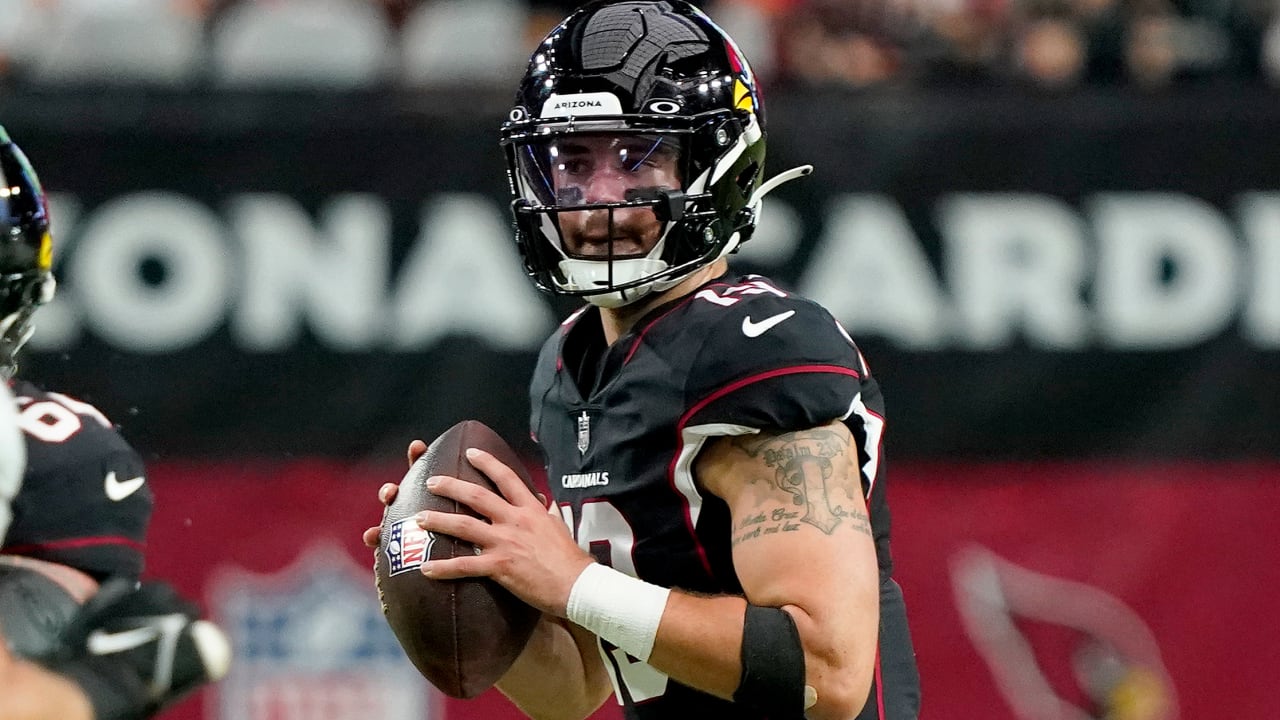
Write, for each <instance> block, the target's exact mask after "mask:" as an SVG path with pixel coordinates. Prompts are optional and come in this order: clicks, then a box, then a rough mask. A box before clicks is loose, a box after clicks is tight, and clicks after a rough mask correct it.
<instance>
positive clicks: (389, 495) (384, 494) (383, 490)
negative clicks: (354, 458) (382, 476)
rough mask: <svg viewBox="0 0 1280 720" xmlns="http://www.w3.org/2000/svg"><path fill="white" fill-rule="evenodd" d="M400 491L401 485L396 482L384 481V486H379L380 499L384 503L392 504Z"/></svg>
mask: <svg viewBox="0 0 1280 720" xmlns="http://www.w3.org/2000/svg"><path fill="white" fill-rule="evenodd" d="M399 492H400V486H399V485H397V484H395V483H384V484H383V485H382V487H380V488H378V500H381V501H382V504H383V505H390V504H391V503H393V502H395V500H396V494H397V493H399Z"/></svg>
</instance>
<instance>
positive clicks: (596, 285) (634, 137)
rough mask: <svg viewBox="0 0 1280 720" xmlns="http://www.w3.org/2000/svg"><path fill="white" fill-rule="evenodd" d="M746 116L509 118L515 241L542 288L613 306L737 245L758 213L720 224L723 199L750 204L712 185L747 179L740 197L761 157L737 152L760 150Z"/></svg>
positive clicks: (739, 204) (755, 128)
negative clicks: (752, 147) (518, 120)
mask: <svg viewBox="0 0 1280 720" xmlns="http://www.w3.org/2000/svg"><path fill="white" fill-rule="evenodd" d="M747 120H748V123H747V126H746V127H744V124H743V119H742V118H740V117H736V116H735V115H734V114H732V113H729V112H723V111H721V112H712V113H704V114H702V115H699V116H694V117H679V116H674V117H672V116H643V115H630V116H615V117H608V118H582V119H568V120H564V119H558V120H552V121H540V122H539V121H528V122H525V123H520V124H509V125H508V127H507V128H506V129H505V132H504V140H503V143H504V145H505V146H506V148H507V155H508V167H509V170H510V175H511V181H512V185H513V192H514V194H515V195H516V200H515V201H514V202H513V203H512V211H513V214H514V216H515V219H516V234H517V240H518V242H519V244H520V247H521V250H522V252H523V254H524V258H525V265H526V269H527V270H528V271H529V273H530V275H531V276H532V277H533V278H534V280H535V282H536V283H537V285H538V286H539V287H540V288H541V289H543V290H545V291H548V292H553V293H556V294H563V295H577V296H583V297H585V298H586V300H587V301H588V302H591V303H592V304H595V305H598V306H601V307H618V306H621V305H626V304H629V303H631V302H634V301H636V300H638V299H640V298H642V297H644V296H646V295H648V294H649V293H651V292H655V291H657V292H661V291H663V290H666V289H668V288H670V287H673V286H674V285H676V284H678V283H679V282H680V281H681V280H682V279H684V278H685V277H687V276H688V275H690V274H691V273H693V272H694V271H695V270H697V269H698V268H700V267H703V266H705V265H707V264H709V263H711V262H713V261H714V260H716V259H718V258H719V257H721V256H723V255H724V254H727V253H728V252H729V251H731V250H732V249H734V247H736V245H737V243H738V242H739V240H740V239H741V237H742V232H743V231H744V230H745V231H746V232H748V233H749V226H750V220H752V219H753V218H751V217H748V215H744V214H741V213H735V217H734V218H730V219H729V220H728V221H726V219H725V218H724V215H725V213H724V212H723V209H724V206H725V204H726V203H728V204H731V205H736V207H738V208H742V207H743V205H744V204H745V203H744V202H743V199H742V198H741V197H738V198H734V197H725V196H724V193H725V189H724V188H720V187H717V186H716V184H715V182H721V184H724V183H725V182H732V181H735V180H737V179H738V178H739V176H744V177H745V179H746V182H745V184H746V187H744V188H736V193H737V194H738V195H741V194H742V193H743V192H744V191H749V190H750V189H751V187H753V186H754V184H755V182H756V179H757V178H758V175H759V169H760V162H761V161H762V160H763V158H762V157H760V158H758V159H751V161H750V162H742V157H743V156H744V154H745V153H744V151H745V150H746V149H747V146H748V144H749V143H750V142H752V141H754V142H756V143H758V150H759V154H760V155H763V142H759V141H760V133H759V129H758V126H756V125H755V120H754V116H751V117H749V118H748V119H747ZM732 166H740V167H737V169H736V172H735V173H734V174H733V175H730V174H729V172H728V170H729V169H730V168H731V167H732ZM727 176H728V180H725V178H726V177H727ZM713 179H714V180H713Z"/></svg>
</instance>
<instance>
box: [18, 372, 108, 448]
mask: <svg viewBox="0 0 1280 720" xmlns="http://www.w3.org/2000/svg"><path fill="white" fill-rule="evenodd" d="M13 392H14V397H15V398H16V400H17V402H18V412H19V417H18V424H19V426H20V427H21V428H22V431H23V433H24V434H25V435H26V436H27V438H28V440H29V443H30V445H29V447H30V449H31V451H32V452H39V451H40V447H41V446H45V445H58V446H63V451H62V452H64V453H65V452H66V448H71V451H70V454H71V455H73V456H78V455H83V454H90V455H108V454H118V453H132V452H133V449H132V447H130V446H129V444H128V443H127V442H126V441H125V439H124V438H123V437H122V436H121V435H120V432H119V430H117V429H116V426H115V425H114V424H113V423H112V422H111V420H110V419H108V418H107V416H106V415H104V414H103V413H102V411H101V410H99V409H98V408H96V407H94V406H93V405H91V404H89V403H87V402H84V401H82V400H79V399H77V398H74V397H71V396H69V395H65V394H63V393H59V392H53V391H49V390H43V389H41V388H39V387H37V386H36V385H34V384H33V383H31V382H28V381H24V380H19V381H17V382H16V383H15V384H14V388H13Z"/></svg>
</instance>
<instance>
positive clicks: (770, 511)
mask: <svg viewBox="0 0 1280 720" xmlns="http://www.w3.org/2000/svg"><path fill="white" fill-rule="evenodd" d="M732 443H733V445H734V446H735V447H737V448H738V449H739V450H741V451H742V452H744V453H746V454H747V455H748V456H750V457H752V458H754V459H756V460H757V461H763V462H764V464H765V465H766V466H768V467H770V468H773V470H774V474H773V478H772V482H771V483H770V484H769V485H768V486H764V485H763V483H765V482H768V481H765V480H762V479H759V477H758V476H757V477H754V478H752V479H750V480H748V482H749V483H751V484H756V483H761V487H759V488H758V489H757V490H758V492H757V498H758V503H757V507H759V510H758V511H757V512H755V513H754V514H752V515H750V516H748V517H746V518H743V519H742V521H741V522H739V523H738V525H737V527H735V528H734V535H733V544H734V545H737V544H738V543H741V542H744V541H746V540H750V539H752V538H755V537H759V536H760V535H772V534H774V533H777V532H794V531H796V530H799V529H800V523H808V524H809V525H812V526H814V527H816V528H818V529H819V530H821V531H822V532H824V533H826V534H828V535H830V534H832V533H833V532H835V530H836V528H838V527H839V526H841V525H846V524H847V525H848V526H849V527H851V528H852V529H854V530H857V531H859V532H863V533H866V534H867V535H871V522H870V519H869V518H868V517H867V512H866V501H865V500H864V499H863V496H862V483H861V473H860V472H859V469H858V465H857V455H856V453H854V452H851V451H850V447H849V438H848V435H846V434H844V433H840V432H837V431H836V430H833V429H831V428H829V427H822V428H814V429H812V430H801V431H798V432H791V433H784V434H782V435H767V436H764V437H761V436H758V435H743V436H738V437H735V438H733V440H732ZM774 488H777V489H780V490H782V491H784V492H786V493H787V494H789V495H790V496H791V501H790V506H789V507H788V506H779V507H773V508H770V507H766V505H767V504H769V499H770V498H775V497H776V496H777V495H776V493H775V492H773V489H774Z"/></svg>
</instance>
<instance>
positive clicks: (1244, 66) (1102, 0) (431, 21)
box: [0, 0, 1280, 89]
mask: <svg viewBox="0 0 1280 720" xmlns="http://www.w3.org/2000/svg"><path fill="white" fill-rule="evenodd" d="M578 4H579V3H577V2H567V1H564V0H0V7H2V8H4V9H5V22H4V23H2V24H0V78H3V82H4V83H5V84H6V85H9V86H13V85H15V84H24V83H36V84H42V83H43V84H49V83H102V82H109V83H147V84H157V83H158V84H168V85H188V84H216V85H235V86H245V85H252V86H263V85H275V86H312V87H331V88H354V87H370V86H379V85H385V84H388V83H394V84H402V85H410V86H418V85H433V84H435V85H457V84H468V85H469V84H474V83H480V84H486V83H489V84H501V85H505V84H509V83H510V81H511V80H512V78H513V77H514V76H515V75H516V74H518V72H519V69H520V67H521V66H522V64H523V62H524V59H525V58H526V57H527V52H528V50H530V49H531V48H532V47H533V46H534V44H535V43H536V42H537V40H538V39H539V38H540V37H542V35H543V34H544V33H545V32H546V31H547V30H549V29H550V28H551V27H552V26H554V24H555V23H556V22H557V21H558V20H560V19H561V18H562V17H563V16H564V15H565V14H566V13H567V12H568V11H570V10H572V9H573V8H574V7H575V6H576V5H578ZM1276 5H1277V2H1276V0H707V1H706V2H705V3H704V4H703V7H704V9H705V10H707V12H708V13H709V14H710V15H711V16H712V17H713V18H715V19H716V20H717V22H719V23H720V24H721V25H722V26H724V27H725V29H726V30H728V31H729V33H730V34H731V35H733V36H734V37H735V38H737V40H738V42H739V44H740V45H741V46H742V47H743V50H744V51H745V52H746V54H747V56H748V57H749V58H751V59H752V60H753V63H754V65H755V67H756V71H757V73H758V74H760V75H761V76H762V77H763V78H765V79H766V80H767V81H768V82H770V83H771V84H775V85H799V86H814V85H817V86H832V85H834V86H847V87H856V88H863V87H876V86H886V85H887V86H895V85H910V86H922V85H923V86H961V87H963V86H975V85H987V84H1006V85H1007V84H1026V85H1028V86H1031V87H1035V88H1044V89H1058V88H1070V87H1074V86H1078V85H1082V84H1120V83H1123V84H1128V85H1132V86H1136V87H1141V88H1150V89H1155V88H1160V87H1165V86H1169V85H1174V84H1182V83H1189V82H1205V81H1214V80H1224V79H1226V80H1237V81H1238V80H1244V81H1249V82H1258V83H1273V82H1274V83H1276V84H1280V13H1277V12H1276V11H1275V8H1276Z"/></svg>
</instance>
